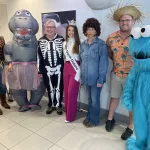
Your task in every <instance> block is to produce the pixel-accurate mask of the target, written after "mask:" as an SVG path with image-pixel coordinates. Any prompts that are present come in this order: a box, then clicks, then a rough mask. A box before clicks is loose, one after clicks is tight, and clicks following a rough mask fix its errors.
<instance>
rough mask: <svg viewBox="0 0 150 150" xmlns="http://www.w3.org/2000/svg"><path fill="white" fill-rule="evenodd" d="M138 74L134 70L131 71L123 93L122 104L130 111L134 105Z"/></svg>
mask: <svg viewBox="0 0 150 150" xmlns="http://www.w3.org/2000/svg"><path fill="white" fill-rule="evenodd" d="M135 78H136V72H135V70H134V68H132V69H131V71H130V73H129V74H128V77H127V79H126V83H125V86H124V89H123V93H122V104H123V105H124V106H125V107H126V108H127V109H128V110H132V105H133V89H134V84H135Z"/></svg>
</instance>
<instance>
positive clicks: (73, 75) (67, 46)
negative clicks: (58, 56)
mask: <svg viewBox="0 0 150 150" xmlns="http://www.w3.org/2000/svg"><path fill="white" fill-rule="evenodd" d="M79 45H80V39H79V34H78V29H77V27H76V26H75V23H74V22H71V23H70V24H69V25H68V26H67V28H66V41H65V42H64V56H65V65H64V102H65V111H66V120H65V122H66V123H68V122H72V121H73V120H74V119H75V117H76V112H77V97H78V91H79V80H80V66H79V65H80V61H79Z"/></svg>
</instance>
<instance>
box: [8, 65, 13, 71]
mask: <svg viewBox="0 0 150 150" xmlns="http://www.w3.org/2000/svg"><path fill="white" fill-rule="evenodd" d="M12 70H13V67H12V63H9V65H8V71H12Z"/></svg>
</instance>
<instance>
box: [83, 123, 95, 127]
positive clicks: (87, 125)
mask: <svg viewBox="0 0 150 150" xmlns="http://www.w3.org/2000/svg"><path fill="white" fill-rule="evenodd" d="M85 126H86V127H87V128H91V127H95V125H94V124H92V123H90V122H88V123H87V124H85Z"/></svg>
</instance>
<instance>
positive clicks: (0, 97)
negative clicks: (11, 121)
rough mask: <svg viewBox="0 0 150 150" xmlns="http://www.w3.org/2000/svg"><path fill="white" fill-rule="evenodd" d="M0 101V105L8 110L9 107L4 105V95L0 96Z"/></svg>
mask: <svg viewBox="0 0 150 150" xmlns="http://www.w3.org/2000/svg"><path fill="white" fill-rule="evenodd" d="M0 99H1V105H2V106H3V107H4V108H6V109H10V106H9V105H8V104H7V103H6V95H0Z"/></svg>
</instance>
